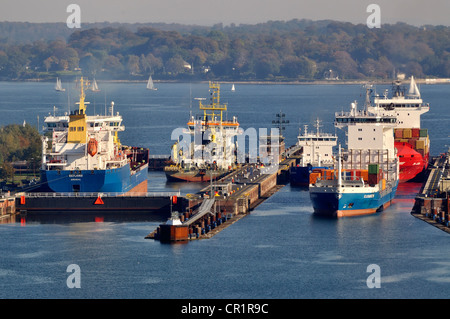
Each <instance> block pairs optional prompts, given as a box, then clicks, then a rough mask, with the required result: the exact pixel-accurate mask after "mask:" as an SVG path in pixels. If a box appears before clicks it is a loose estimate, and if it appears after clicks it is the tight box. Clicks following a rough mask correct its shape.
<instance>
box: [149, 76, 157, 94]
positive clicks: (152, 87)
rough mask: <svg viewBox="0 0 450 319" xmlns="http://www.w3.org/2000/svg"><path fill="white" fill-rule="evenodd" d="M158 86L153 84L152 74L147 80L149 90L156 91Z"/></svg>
mask: <svg viewBox="0 0 450 319" xmlns="http://www.w3.org/2000/svg"><path fill="white" fill-rule="evenodd" d="M157 89H158V88H156V87H155V85H154V84H153V80H152V76H151V75H150V76H149V78H148V82H147V90H153V91H156V90H157Z"/></svg>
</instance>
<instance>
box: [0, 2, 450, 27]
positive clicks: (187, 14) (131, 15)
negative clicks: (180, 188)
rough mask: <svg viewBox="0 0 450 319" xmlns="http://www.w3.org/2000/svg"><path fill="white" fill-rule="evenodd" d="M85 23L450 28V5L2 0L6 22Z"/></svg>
mask: <svg viewBox="0 0 450 319" xmlns="http://www.w3.org/2000/svg"><path fill="white" fill-rule="evenodd" d="M71 3H74V4H78V5H79V6H80V8H81V23H83V22H103V21H109V22H166V23H172V22H176V23H183V24H198V25H212V24H215V23H224V24H225V25H228V24H230V23H235V24H240V23H244V24H255V23H259V22H266V21H268V20H290V19H294V18H297V19H303V18H305V19H311V20H321V19H332V20H339V21H349V22H352V23H366V20H367V17H368V16H369V15H370V13H367V12H366V8H367V6H368V5H369V4H371V3H374V4H378V5H379V6H380V8H381V23H395V22H397V21H401V22H406V23H408V24H413V25H423V24H434V25H437V24H443V25H450V0H0V21H28V22H66V19H67V17H68V16H69V15H70V13H67V12H66V8H67V6H68V5H69V4H71Z"/></svg>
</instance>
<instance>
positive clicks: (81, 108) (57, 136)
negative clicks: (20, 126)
mask: <svg viewBox="0 0 450 319" xmlns="http://www.w3.org/2000/svg"><path fill="white" fill-rule="evenodd" d="M87 86H88V81H87V80H84V79H83V78H81V79H80V85H79V87H80V97H79V102H78V103H77V104H78V109H77V110H75V111H74V112H71V114H69V115H67V114H66V115H64V116H56V114H54V115H53V116H48V117H46V118H45V128H44V131H45V132H46V133H47V134H45V135H44V136H43V137H42V139H43V143H42V166H41V171H40V173H41V188H40V191H43V192H58V193H78V192H80V193H98V192H104V193H117V194H118V195H120V194H125V193H141V192H145V193H146V192H147V169H148V159H149V150H148V149H145V148H139V147H129V146H124V145H122V144H121V143H120V140H119V138H118V132H119V131H124V130H125V127H124V125H123V124H122V116H121V115H119V112H117V113H116V114H114V102H111V107H110V114H109V115H106V114H105V115H104V116H101V115H94V116H88V115H87V114H86V108H87V105H88V104H89V102H85V93H84V92H85V88H87ZM50 134H51V138H49V135H50Z"/></svg>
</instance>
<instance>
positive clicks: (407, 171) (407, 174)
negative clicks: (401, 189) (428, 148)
mask: <svg viewBox="0 0 450 319" xmlns="http://www.w3.org/2000/svg"><path fill="white" fill-rule="evenodd" d="M395 148H396V149H397V152H398V157H399V160H400V174H399V182H400V183H404V182H407V181H410V180H412V179H413V178H415V177H416V176H417V175H418V174H420V173H421V172H422V171H424V170H426V169H427V167H428V159H429V154H428V153H427V154H424V156H422V155H421V154H420V153H419V152H417V151H415V150H414V149H413V148H412V146H411V145H410V144H409V143H405V142H395Z"/></svg>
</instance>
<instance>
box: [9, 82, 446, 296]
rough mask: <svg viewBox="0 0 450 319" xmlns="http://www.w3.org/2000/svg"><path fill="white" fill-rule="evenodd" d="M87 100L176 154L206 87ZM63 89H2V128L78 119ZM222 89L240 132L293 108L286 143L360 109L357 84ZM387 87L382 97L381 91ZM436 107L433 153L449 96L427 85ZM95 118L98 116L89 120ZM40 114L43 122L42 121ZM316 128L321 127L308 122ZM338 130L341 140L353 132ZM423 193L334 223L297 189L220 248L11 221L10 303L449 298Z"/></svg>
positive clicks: (106, 90) (442, 241) (128, 135)
mask: <svg viewBox="0 0 450 319" xmlns="http://www.w3.org/2000/svg"><path fill="white" fill-rule="evenodd" d="M99 85H100V88H101V89H102V91H101V92H100V93H97V94H96V95H92V93H90V94H88V96H87V100H89V101H91V105H90V111H91V112H94V108H95V113H104V110H105V97H106V104H107V106H108V105H109V102H110V101H111V100H114V102H115V111H118V112H119V113H120V114H122V115H123V117H124V124H125V126H126V131H125V132H123V133H122V135H121V136H120V138H121V141H122V143H123V144H127V145H140V146H145V147H149V148H150V151H151V153H152V154H169V150H170V146H171V144H172V143H173V141H171V140H170V134H171V132H172V130H173V129H174V128H177V127H184V126H185V124H186V121H187V119H188V117H189V112H190V111H192V113H193V114H196V113H198V106H197V104H196V101H194V100H192V106H191V103H190V101H191V98H195V97H207V96H208V85H207V84H205V83H196V84H185V83H184V84H183V83H178V84H166V83H160V84H158V87H159V89H158V91H147V90H146V89H145V84H144V83H142V84H136V83H134V84H126V83H121V84H117V83H103V84H102V83H99ZM53 86H54V85H53V83H0V110H1V112H2V116H1V117H0V125H5V124H9V123H19V124H22V123H23V121H24V120H25V121H26V122H27V123H29V124H32V125H38V121H39V126H42V123H43V119H44V116H46V115H47V114H48V113H49V112H53V106H56V107H57V108H58V110H57V112H65V111H67V110H68V101H69V102H70V103H73V102H74V100H75V98H74V97H75V91H74V88H72V87H71V86H72V84H70V85H67V87H68V90H67V92H66V93H56V92H55V91H54V90H53ZM230 88H231V84H223V85H222V92H221V93H222V94H221V97H222V102H227V103H229V106H228V114H227V116H228V118H230V117H231V116H233V115H236V116H237V117H238V119H239V122H240V124H241V126H242V127H243V128H244V129H246V128H249V127H255V128H259V127H267V128H270V127H271V123H272V120H273V119H275V114H276V113H278V112H280V111H282V112H283V113H285V114H286V117H287V118H288V119H289V120H290V124H289V125H287V126H286V131H285V136H286V144H287V145H292V144H294V143H295V139H296V136H297V134H298V128H299V127H303V125H304V124H310V125H311V124H312V123H313V121H314V120H315V118H316V117H319V118H320V119H321V120H322V121H323V122H322V124H323V128H322V129H323V131H327V132H334V128H333V119H334V112H336V111H341V110H347V108H348V106H349V104H350V103H351V102H352V101H354V100H358V101H360V105H362V100H363V96H362V93H363V90H362V88H361V87H360V86H358V85H251V84H246V85H244V84H241V85H236V92H234V93H231V92H230V90H229V89H230ZM384 88H385V87H381V86H380V88H379V89H378V88H377V90H378V91H379V92H383V90H384ZM421 90H422V96H423V98H424V100H425V101H427V102H429V103H430V104H431V110H430V112H429V113H427V114H425V115H424V116H423V121H422V126H423V127H425V128H428V129H429V134H430V139H431V145H432V146H431V152H432V154H433V155H437V154H439V153H440V152H443V151H445V150H446V149H447V144H448V142H447V141H448V136H449V131H448V122H449V118H450V115H449V113H448V111H447V110H446V107H447V104H446V103H447V101H448V100H450V86H446V85H429V86H422V87H421ZM88 113H89V111H88ZM38 116H39V120H38ZM310 127H312V126H310ZM338 134H340V136H341V137H342V138H343V137H344V136H343V134H342V132H340V131H338ZM199 187H200V186H199V185H195V184H167V183H166V181H165V177H164V174H163V173H162V172H149V191H164V190H167V189H172V190H173V189H176V190H177V189H180V190H181V191H182V193H188V192H195V191H196V190H197V189H199ZM419 188H420V185H419V184H411V183H410V184H404V185H401V186H400V187H399V190H398V193H397V199H396V200H395V203H394V205H392V206H391V207H389V208H388V209H386V210H385V211H384V212H381V213H378V214H375V215H372V216H365V217H355V218H343V219H339V220H334V219H323V218H318V217H316V216H314V215H313V213H312V207H311V203H310V200H309V193H308V191H307V190H305V189H303V188H294V187H291V186H290V185H287V186H286V187H284V188H283V189H281V190H280V191H279V192H278V193H276V194H275V195H274V196H272V197H271V198H270V199H268V200H267V201H265V202H264V203H263V204H261V205H260V206H258V207H257V208H256V210H254V211H253V212H252V213H251V214H250V215H248V216H246V217H245V218H243V219H241V220H240V221H239V222H237V223H235V224H233V225H232V226H230V227H228V228H226V229H225V230H223V231H222V232H221V233H219V234H217V235H216V236H214V237H213V238H211V239H208V240H201V241H193V242H190V243H187V244H161V243H159V242H156V241H153V240H149V239H144V237H145V236H146V235H147V234H148V233H150V232H151V231H153V230H154V229H155V228H156V227H157V226H158V225H159V224H160V223H161V222H162V221H159V220H152V219H151V218H147V219H126V218H121V219H112V218H105V220H104V221H103V222H95V220H94V217H92V218H91V219H89V218H88V219H83V220H81V219H62V220H61V219H59V220H55V219H41V220H39V219H37V220H27V221H26V222H24V223H21V222H20V220H17V221H15V222H12V223H4V224H0V238H1V241H0V251H1V254H2V257H1V258H0V287H1V289H0V298H4V299H5V298H63V299H72V298H83V299H84V298H145V299H147V298H149V299H155V298H158V299H159V298H163V299H173V298H177V299H178V298H180V299H186V298H193V299H195V298H219V299H222V298H233V299H234V298H236V299H240V298H250V299H254V298H273V299H281V298H288V299H291V298H294V299H302V298H346V299H353V298H448V296H449V294H450V245H449V240H450V237H449V235H448V234H447V233H445V232H443V231H440V230H438V229H437V228H435V227H433V226H430V225H428V224H427V223H425V222H423V221H420V220H418V219H416V218H414V217H413V216H411V214H410V211H411V208H412V204H413V198H414V195H415V194H416V192H417V191H418V190H419ZM71 264H76V265H78V266H79V267H80V273H81V277H80V283H81V288H80V289H70V288H68V287H67V278H68V277H69V275H70V273H68V272H67V271H66V270H67V267H68V266H69V265H71ZM373 264H375V265H378V266H379V269H380V276H381V277H380V278H381V287H380V288H373V289H370V288H368V285H367V279H368V277H369V276H370V275H371V273H369V272H367V267H368V266H369V265H373Z"/></svg>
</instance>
